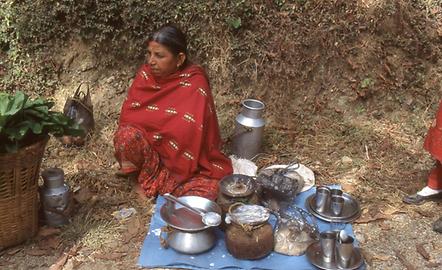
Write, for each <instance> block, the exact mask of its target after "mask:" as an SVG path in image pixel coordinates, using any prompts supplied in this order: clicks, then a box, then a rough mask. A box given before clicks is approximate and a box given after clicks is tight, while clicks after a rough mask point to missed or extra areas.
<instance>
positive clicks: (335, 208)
mask: <svg viewBox="0 0 442 270" xmlns="http://www.w3.org/2000/svg"><path fill="white" fill-rule="evenodd" d="M344 204H345V200H344V198H343V197H342V196H332V197H331V201H330V209H331V212H332V213H333V215H334V216H336V217H338V216H339V215H340V214H341V213H342V210H343V209H344Z"/></svg>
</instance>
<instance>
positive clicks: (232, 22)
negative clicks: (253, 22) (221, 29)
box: [227, 17, 242, 29]
mask: <svg viewBox="0 0 442 270" xmlns="http://www.w3.org/2000/svg"><path fill="white" fill-rule="evenodd" d="M227 24H228V25H229V26H230V27H232V28H233V29H239V28H240V27H241V25H242V23H241V18H236V17H233V18H229V19H227Z"/></svg>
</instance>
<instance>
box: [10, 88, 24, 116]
mask: <svg viewBox="0 0 442 270" xmlns="http://www.w3.org/2000/svg"><path fill="white" fill-rule="evenodd" d="M26 100H27V97H26V96H25V94H23V92H21V91H18V92H17V93H15V97H14V98H13V99H12V100H10V102H9V104H8V107H7V108H6V111H5V112H4V114H5V115H13V114H16V113H17V112H18V111H20V110H21V109H23V106H24V104H25V102H26Z"/></svg>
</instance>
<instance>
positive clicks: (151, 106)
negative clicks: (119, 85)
mask: <svg viewBox="0 0 442 270" xmlns="http://www.w3.org/2000/svg"><path fill="white" fill-rule="evenodd" d="M120 125H131V126H135V127H137V128H139V129H140V130H142V131H143V132H144V133H145V137H146V139H147V140H148V142H149V143H150V145H151V146H152V148H153V149H154V150H155V151H157V152H158V153H159V155H160V157H161V161H162V163H163V164H164V165H165V166H166V168H168V169H169V170H170V172H171V173H172V175H173V176H174V177H175V178H176V180H177V181H178V182H182V181H185V180H187V179H190V178H191V177H192V176H195V175H204V176H207V177H210V178H218V179H220V178H222V177H223V176H225V175H227V174H231V173H232V165H231V162H230V160H229V159H228V158H227V157H226V156H224V155H223V154H222V153H221V151H220V146H221V139H220V135H219V127H218V121H217V116H216V112H215V106H214V102H213V97H212V93H211V91H210V87H209V84H208V80H207V77H206V75H205V73H204V71H203V69H202V68H201V67H199V66H196V65H189V66H188V67H186V68H185V69H184V70H182V71H178V72H176V73H174V74H173V75H171V76H169V77H168V78H165V79H162V80H157V79H156V78H154V76H153V75H152V74H151V72H150V67H149V66H148V65H143V66H142V67H141V69H140V70H139V72H138V73H137V76H136V77H135V80H134V82H133V84H132V86H131V87H130V89H129V93H128V96H127V99H126V101H125V102H124V104H123V108H122V110H121V116H120Z"/></svg>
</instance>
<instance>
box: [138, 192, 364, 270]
mask: <svg viewBox="0 0 442 270" xmlns="http://www.w3.org/2000/svg"><path fill="white" fill-rule="evenodd" d="M314 192H315V188H312V189H310V190H308V191H305V192H303V193H300V194H299V195H298V196H297V197H296V199H295V200H294V203H295V204H296V205H297V206H299V207H302V208H303V209H305V206H304V202H305V199H306V198H307V197H308V196H310V195H311V194H313V193H314ZM164 203H165V199H164V198H163V197H158V199H157V202H156V207H155V213H154V215H153V217H152V219H151V224H150V228H149V231H148V233H147V236H146V239H145V240H144V243H143V246H142V248H141V254H140V258H139V260H138V264H139V265H140V266H141V267H148V268H184V269H269V270H285V269H287V270H291V269H299V270H303V269H316V267H314V266H313V265H311V264H310V263H309V262H308V260H307V258H306V256H305V255H303V256H286V255H281V254H278V253H275V252H272V253H271V254H270V255H269V256H267V257H265V258H263V259H260V260H253V261H250V260H238V259H236V258H234V257H233V256H232V255H230V253H229V252H228V251H227V249H226V245H225V242H224V233H223V232H222V231H221V230H217V237H218V241H217V244H216V245H215V247H213V248H212V249H211V250H209V251H207V252H205V253H202V254H198V255H187V254H181V253H178V252H176V251H174V250H173V249H171V248H169V249H164V248H162V247H161V245H160V240H159V237H158V236H159V232H160V229H161V227H162V226H165V223H164V221H163V220H162V219H161V216H160V207H161V206H162V205H163V204H164ZM316 220H317V223H318V226H319V230H320V231H321V232H322V231H325V230H330V229H332V228H331V226H332V225H331V224H330V223H328V222H323V221H321V220H319V219H316ZM345 231H346V232H347V233H348V234H349V235H352V236H354V234H353V229H352V226H351V224H346V225H345ZM361 268H365V267H361Z"/></svg>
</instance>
